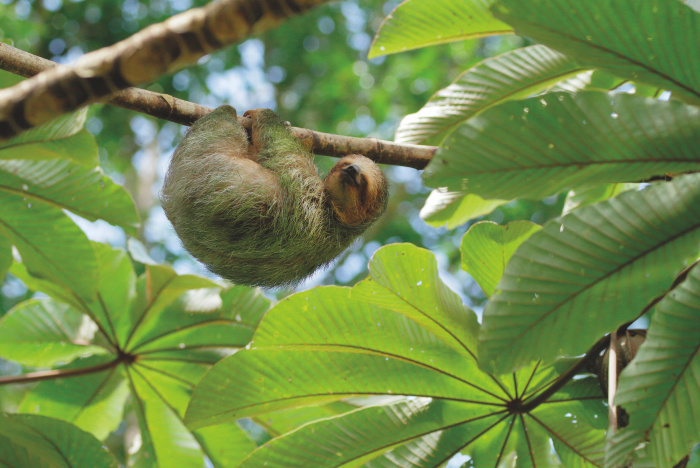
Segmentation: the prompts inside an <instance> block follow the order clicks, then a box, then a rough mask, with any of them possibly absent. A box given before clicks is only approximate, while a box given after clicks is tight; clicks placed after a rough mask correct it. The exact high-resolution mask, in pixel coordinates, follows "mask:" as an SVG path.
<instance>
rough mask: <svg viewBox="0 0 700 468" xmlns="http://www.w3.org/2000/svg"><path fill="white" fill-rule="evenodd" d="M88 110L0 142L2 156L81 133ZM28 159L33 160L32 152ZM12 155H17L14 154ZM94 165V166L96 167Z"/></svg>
mask: <svg viewBox="0 0 700 468" xmlns="http://www.w3.org/2000/svg"><path fill="white" fill-rule="evenodd" d="M87 111H88V109H87V108H84V109H81V110H79V111H77V112H73V113H72V114H66V115H62V116H61V117H59V118H57V119H55V120H52V121H50V122H47V123H45V124H43V125H40V126H38V127H34V128H31V129H29V130H27V131H26V132H23V133H22V134H20V135H18V136H16V137H14V138H12V139H11V140H8V141H3V142H0V154H1V153H3V152H4V151H5V150H7V151H8V152H11V151H12V150H14V149H16V148H19V147H22V146H25V147H26V148H33V146H31V145H33V144H34V143H42V142H51V141H56V140H62V139H64V138H69V137H71V136H73V135H76V134H77V133H79V132H81V130H82V129H83V126H84V125H85V119H86V117H87ZM27 153H28V154H27V157H29V158H32V154H31V153H32V152H31V151H28V152H27ZM11 154H16V153H14V152H12V153H11ZM93 158H94V162H95V164H96V163H97V154H94V155H93ZM77 160H80V161H86V160H85V159H84V158H83V157H82V156H80V157H78V158H77ZM95 164H92V165H95Z"/></svg>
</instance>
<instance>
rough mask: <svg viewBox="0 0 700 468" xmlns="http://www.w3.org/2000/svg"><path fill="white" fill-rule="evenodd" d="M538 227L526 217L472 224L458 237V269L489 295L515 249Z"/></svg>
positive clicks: (539, 227)
mask: <svg viewBox="0 0 700 468" xmlns="http://www.w3.org/2000/svg"><path fill="white" fill-rule="evenodd" d="M540 229H541V226H538V225H537V224H534V223H531V222H530V221H513V222H512V223H508V224H507V225H505V226H499V225H498V224H496V223H492V222H481V223H476V224H474V225H473V226H472V227H471V228H469V231H467V233H466V234H465V235H464V237H463V238H462V248H461V250H462V269H463V270H464V271H466V272H467V273H469V274H470V275H471V276H472V278H474V280H475V281H476V282H477V283H479V286H481V289H482V290H483V291H484V294H486V297H491V295H492V294H493V291H494V290H495V289H496V284H498V281H499V280H500V279H501V276H503V271H504V270H505V268H506V264H507V263H508V260H510V257H511V256H512V255H513V253H514V252H515V249H517V248H518V247H519V246H520V244H522V243H523V242H525V241H526V240H527V239H528V238H529V237H530V236H531V235H532V234H534V233H535V232H537V231H539V230H540Z"/></svg>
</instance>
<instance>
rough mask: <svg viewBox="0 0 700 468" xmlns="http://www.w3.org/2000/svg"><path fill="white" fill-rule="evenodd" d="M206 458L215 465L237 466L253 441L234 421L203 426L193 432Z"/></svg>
mask: <svg viewBox="0 0 700 468" xmlns="http://www.w3.org/2000/svg"><path fill="white" fill-rule="evenodd" d="M195 436H196V437H197V439H198V440H199V441H200V443H201V444H202V446H203V448H204V451H205V453H206V454H207V458H209V460H211V462H212V464H213V465H214V466H216V467H234V466H239V465H240V463H241V462H242V461H243V459H244V458H245V457H246V455H248V454H249V453H250V452H252V451H253V450H255V447H256V446H255V443H254V442H253V441H252V440H251V439H250V437H248V435H247V434H246V433H245V432H244V431H243V430H242V429H241V428H240V427H238V425H237V424H236V423H233V422H232V423H229V424H220V425H218V426H216V427H205V428H202V429H200V430H198V431H196V432H195Z"/></svg>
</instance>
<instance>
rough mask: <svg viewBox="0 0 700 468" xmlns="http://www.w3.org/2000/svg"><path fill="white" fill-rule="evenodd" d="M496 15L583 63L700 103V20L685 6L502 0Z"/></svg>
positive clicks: (629, 0)
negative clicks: (698, 48)
mask: <svg viewBox="0 0 700 468" xmlns="http://www.w3.org/2000/svg"><path fill="white" fill-rule="evenodd" d="M494 13H495V15H496V16H497V17H498V18H500V19H502V20H503V21H505V22H507V23H509V24H511V25H513V27H515V30H516V32H517V33H518V34H521V35H523V36H528V37H531V38H533V39H535V40H536V41H538V42H541V43H542V44H545V45H548V46H550V47H552V48H554V49H557V50H559V51H561V52H562V53H564V54H566V55H569V56H571V57H573V58H574V59H576V60H579V61H580V62H581V63H583V64H587V65H590V66H591V67H593V68H601V69H603V70H607V71H608V72H610V73H612V74H614V75H618V76H621V77H623V78H628V79H631V80H633V81H641V82H646V83H649V84H651V85H654V86H657V87H660V88H663V89H668V90H670V91H672V93H673V94H674V96H677V97H679V98H682V99H685V100H687V101H688V102H690V103H694V104H700V60H698V57H697V53H696V52H697V51H696V50H695V47H694V46H692V44H700V15H698V13H697V12H696V11H693V10H692V9H691V8H690V7H688V6H686V5H684V4H683V3H682V2H680V1H666V0H649V1H644V2H638V1H636V0H591V1H586V2H581V1H579V0H532V1H527V2H523V1H521V0H500V1H499V2H498V3H497V4H495V6H494Z"/></svg>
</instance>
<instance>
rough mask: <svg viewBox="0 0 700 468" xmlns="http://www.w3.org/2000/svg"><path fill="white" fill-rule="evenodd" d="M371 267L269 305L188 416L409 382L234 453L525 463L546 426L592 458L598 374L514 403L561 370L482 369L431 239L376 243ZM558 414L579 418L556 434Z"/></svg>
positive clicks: (192, 422) (324, 460)
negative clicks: (343, 284)
mask: <svg viewBox="0 0 700 468" xmlns="http://www.w3.org/2000/svg"><path fill="white" fill-rule="evenodd" d="M370 275H371V276H370V278H369V279H368V280H366V281H364V282H362V283H360V284H359V285H358V286H356V287H355V288H354V289H352V290H349V289H347V288H339V287H325V288H315V289H312V290H309V291H305V292H302V293H298V294H296V295H293V296H290V297H288V298H286V299H285V300H283V301H281V302H280V303H279V304H278V305H277V306H276V307H274V308H273V309H272V310H270V311H269V312H268V314H267V315H266V316H265V318H264V320H263V322H262V323H261V325H260V328H259V330H258V332H257V333H256V335H255V337H254V340H253V341H252V342H251V344H250V346H249V348H248V349H246V350H242V351H240V352H238V353H236V354H235V355H233V356H231V357H229V358H227V359H225V360H223V361H221V362H220V363H218V364H217V365H216V366H215V367H214V368H212V369H211V371H209V372H208V373H207V375H206V376H205V377H204V378H203V379H202V381H201V382H200V383H199V384H198V386H197V388H196V389H195V393H194V395H193V397H192V400H191V402H190V406H189V407H188V410H187V414H186V422H187V424H188V426H189V427H191V428H198V427H203V426H212V427H216V426H215V425H216V424H221V423H226V422H230V421H231V420H233V419H235V418H239V417H242V416H253V417H258V418H259V419H261V420H265V418H266V414H269V412H271V411H279V410H280V409H282V408H302V407H307V406H309V405H318V404H326V403H328V402H329V401H335V400H339V399H342V398H347V397H351V396H369V395H383V396H396V395H413V396H415V397H417V398H408V399H403V400H399V401H392V402H390V403H386V404H383V403H380V404H379V405H377V406H371V407H365V408H360V409H358V410H356V411H351V412H349V413H345V414H342V415H339V416H331V417H327V418H324V419H322V420H320V421H317V422H310V423H307V424H306V425H304V426H302V427H299V428H298V429H296V430H295V431H293V432H290V433H289V434H286V435H282V436H281V437H279V438H276V439H273V440H271V441H268V442H266V443H265V444H264V445H262V446H261V447H260V448H259V449H258V450H256V451H255V452H254V453H253V454H251V455H250V457H249V458H247V459H246V460H245V461H244V463H243V466H245V467H259V466H285V467H294V466H298V467H308V466H314V467H319V468H320V467H325V466H329V467H330V466H361V465H363V464H366V466H402V467H434V466H441V464H442V463H445V462H447V461H448V460H450V459H451V458H452V457H453V456H454V455H455V454H456V453H458V452H459V453H463V454H466V455H468V456H470V457H472V459H473V463H474V464H475V465H476V466H498V464H499V463H501V462H505V461H506V459H509V458H510V457H511V456H513V457H514V456H515V454H517V456H518V459H519V460H521V459H522V460H524V462H523V463H524V465H523V466H550V465H549V464H550V463H553V461H552V456H553V455H552V451H551V445H550V438H552V437H555V436H556V437H558V438H560V439H559V440H561V442H562V443H563V444H564V445H565V446H566V447H568V450H570V452H571V453H572V454H573V455H571V457H572V459H576V460H578V463H580V464H581V465H580V466H600V465H598V464H597V461H595V462H594V461H591V460H597V459H598V458H599V457H600V454H601V453H602V450H603V443H602V440H603V438H602V434H603V429H599V428H597V427H591V426H590V425H589V424H588V423H587V421H585V420H584V419H588V420H597V418H600V419H601V420H602V419H603V416H604V414H605V412H606V409H605V407H604V406H603V404H602V399H601V395H600V390H599V387H598V383H597V380H596V379H590V378H588V379H581V381H576V382H575V385H573V386H572V385H571V384H570V385H569V386H567V387H565V388H564V389H563V390H561V391H560V392H558V393H556V394H555V395H554V396H553V397H552V403H551V405H552V406H551V408H550V409H549V411H548V412H543V413H542V414H541V415H539V416H538V417H537V418H533V417H531V416H530V415H529V414H516V413H515V412H513V413H511V412H510V410H509V406H508V405H509V402H513V401H515V400H518V401H520V400H521V399H522V400H526V399H528V398H530V397H532V396H533V395H536V394H538V393H539V392H541V391H543V389H545V388H547V387H548V385H549V384H551V383H552V381H553V380H554V379H555V378H556V377H557V376H558V372H556V371H555V369H554V368H553V367H548V368H543V367H542V366H538V365H533V366H531V367H529V368H527V369H521V370H520V371H518V372H517V373H515V374H512V375H509V376H507V378H504V379H497V378H495V377H493V376H490V375H488V374H485V373H483V372H482V371H481V370H480V369H479V368H478V362H477V361H476V357H475V354H474V351H473V347H474V345H475V338H476V333H477V332H478V323H477V322H476V318H475V316H474V313H473V312H471V311H470V310H469V309H467V308H466V307H465V306H463V305H462V304H461V302H460V301H459V298H458V297H457V296H456V295H455V294H454V293H453V292H452V291H450V290H449V289H448V288H446V287H445V285H444V284H442V282H441V281H440V280H439V278H438V276H437V268H436V261H435V258H434V256H433V255H432V254H431V253H430V252H428V251H425V250H423V249H419V248H416V247H414V246H411V245H393V246H389V247H385V248H382V249H380V250H379V251H378V252H377V253H376V254H375V256H374V257H373V259H372V261H371V263H370ZM455 298H456V301H455ZM423 397H425V398H423ZM548 405H550V403H549V402H546V403H544V404H543V405H540V406H539V407H538V408H540V409H542V408H545V407H548ZM567 413H573V414H580V415H581V416H582V418H580V419H579V421H578V424H577V425H576V426H575V427H573V428H568V430H567V431H562V434H559V435H555V434H553V433H552V431H551V430H550V429H548V428H549V427H552V426H554V424H555V421H556V420H558V419H561V418H563V416H564V415H565V414H567ZM584 413H585V414H584ZM596 443H597V446H596ZM589 462H590V464H589V465H586V463H589ZM519 463H520V462H519Z"/></svg>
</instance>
